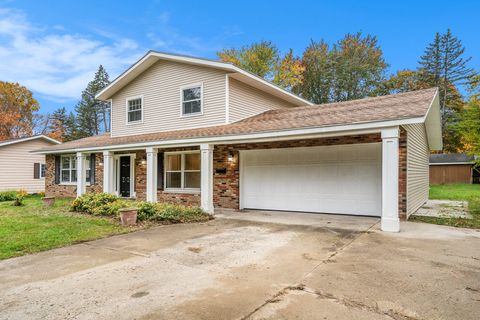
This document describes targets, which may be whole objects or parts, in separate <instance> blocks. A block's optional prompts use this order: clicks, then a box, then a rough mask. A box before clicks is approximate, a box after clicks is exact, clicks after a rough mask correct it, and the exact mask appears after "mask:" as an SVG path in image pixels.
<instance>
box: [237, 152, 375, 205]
mask: <svg viewBox="0 0 480 320" xmlns="http://www.w3.org/2000/svg"><path fill="white" fill-rule="evenodd" d="M380 148H381V146H380V144H377V143H376V144H361V145H346V146H334V147H333V146H328V147H312V148H289V149H272V150H254V151H253V150H249V151H243V152H242V158H241V163H242V168H241V171H242V172H241V184H242V187H241V189H242V190H241V201H242V207H244V208H252V209H271V210H291V211H309V212H327V213H345V214H360V215H380V212H381V165H380V161H381V149H380Z"/></svg>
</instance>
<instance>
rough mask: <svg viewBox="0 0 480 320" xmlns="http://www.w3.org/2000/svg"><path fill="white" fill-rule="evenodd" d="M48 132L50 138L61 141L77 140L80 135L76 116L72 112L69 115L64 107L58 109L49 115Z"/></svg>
mask: <svg viewBox="0 0 480 320" xmlns="http://www.w3.org/2000/svg"><path fill="white" fill-rule="evenodd" d="M46 131H47V134H48V136H50V137H52V138H54V139H57V140H60V141H64V142H66V141H71V140H75V139H76V138H77V136H78V134H77V128H76V124H75V116H74V114H73V113H72V112H70V113H69V114H68V113H67V110H66V109H65V108H64V107H62V108H58V109H57V110H55V111H54V112H53V113H52V114H51V115H49V121H48V128H47V130H46Z"/></svg>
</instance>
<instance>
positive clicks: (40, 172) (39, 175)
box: [38, 162, 47, 179]
mask: <svg viewBox="0 0 480 320" xmlns="http://www.w3.org/2000/svg"><path fill="white" fill-rule="evenodd" d="M42 166H45V172H44V175H43V176H42ZM46 173H47V165H46V164H45V163H44V162H40V165H39V166H38V177H39V178H40V179H45V175H46Z"/></svg>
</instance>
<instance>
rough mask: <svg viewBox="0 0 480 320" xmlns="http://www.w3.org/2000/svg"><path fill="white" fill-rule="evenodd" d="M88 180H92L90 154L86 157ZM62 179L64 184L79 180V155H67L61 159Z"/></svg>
mask: <svg viewBox="0 0 480 320" xmlns="http://www.w3.org/2000/svg"><path fill="white" fill-rule="evenodd" d="M85 163H86V164H85V166H86V179H85V180H86V182H90V156H87V157H86V161H85ZM60 179H61V180H60V181H61V183H63V184H74V183H76V182H77V157H76V156H75V155H65V156H62V157H61V160H60Z"/></svg>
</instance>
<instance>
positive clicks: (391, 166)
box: [381, 127, 400, 232]
mask: <svg viewBox="0 0 480 320" xmlns="http://www.w3.org/2000/svg"><path fill="white" fill-rule="evenodd" d="M399 137H400V130H399V128H398V127H393V128H386V129H383V130H382V222H381V226H382V231H388V232H399V231H400V219H399V217H398V170H399V169H398V165H399V160H398V157H399V150H398V148H399V145H398V138H399Z"/></svg>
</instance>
